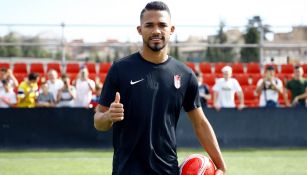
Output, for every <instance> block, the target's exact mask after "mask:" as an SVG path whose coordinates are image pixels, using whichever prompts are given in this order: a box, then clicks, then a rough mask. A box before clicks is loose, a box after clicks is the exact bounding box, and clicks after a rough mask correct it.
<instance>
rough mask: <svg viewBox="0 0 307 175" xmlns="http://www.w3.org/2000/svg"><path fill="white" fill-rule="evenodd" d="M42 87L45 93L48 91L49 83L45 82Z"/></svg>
mask: <svg viewBox="0 0 307 175" xmlns="http://www.w3.org/2000/svg"><path fill="white" fill-rule="evenodd" d="M41 88H42V90H43V92H44V93H47V92H48V85H47V84H43V85H42V86H41Z"/></svg>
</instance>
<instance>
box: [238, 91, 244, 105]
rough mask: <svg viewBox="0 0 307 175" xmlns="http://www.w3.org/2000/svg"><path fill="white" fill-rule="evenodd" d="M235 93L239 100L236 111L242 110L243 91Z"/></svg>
mask: <svg viewBox="0 0 307 175" xmlns="http://www.w3.org/2000/svg"><path fill="white" fill-rule="evenodd" d="M237 93H238V96H239V100H240V104H239V107H238V109H242V108H244V94H243V91H238V92H237Z"/></svg>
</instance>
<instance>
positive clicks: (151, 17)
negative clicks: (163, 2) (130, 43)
mask: <svg viewBox="0 0 307 175" xmlns="http://www.w3.org/2000/svg"><path fill="white" fill-rule="evenodd" d="M157 22H163V23H170V22H171V17H170V15H169V13H168V12H167V11H162V10H147V11H145V12H144V14H143V17H142V19H141V24H146V23H157Z"/></svg>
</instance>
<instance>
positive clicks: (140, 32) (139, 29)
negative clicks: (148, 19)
mask: <svg viewBox="0 0 307 175" xmlns="http://www.w3.org/2000/svg"><path fill="white" fill-rule="evenodd" d="M136 30H137V31H138V33H139V34H140V35H142V28H141V26H137V27H136Z"/></svg>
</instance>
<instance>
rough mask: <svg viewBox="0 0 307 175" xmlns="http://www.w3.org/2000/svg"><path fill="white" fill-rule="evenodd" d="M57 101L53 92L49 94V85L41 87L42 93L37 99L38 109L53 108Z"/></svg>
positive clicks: (44, 84)
mask: <svg viewBox="0 0 307 175" xmlns="http://www.w3.org/2000/svg"><path fill="white" fill-rule="evenodd" d="M54 105H55V100H54V97H53V95H52V93H51V92H49V88H48V84H47V83H43V84H42V85H41V92H40V94H39V95H38V97H37V101H36V107H53V106H54Z"/></svg>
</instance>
